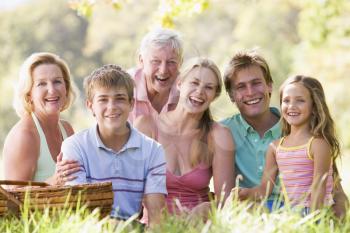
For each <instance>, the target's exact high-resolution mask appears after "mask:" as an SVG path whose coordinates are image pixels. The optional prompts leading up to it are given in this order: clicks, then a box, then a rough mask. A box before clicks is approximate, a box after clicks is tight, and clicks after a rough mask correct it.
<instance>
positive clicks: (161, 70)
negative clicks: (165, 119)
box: [129, 28, 183, 122]
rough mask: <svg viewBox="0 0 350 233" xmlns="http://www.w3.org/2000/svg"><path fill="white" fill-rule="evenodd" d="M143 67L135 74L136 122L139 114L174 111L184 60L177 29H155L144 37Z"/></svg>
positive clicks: (142, 47)
mask: <svg viewBox="0 0 350 233" xmlns="http://www.w3.org/2000/svg"><path fill="white" fill-rule="evenodd" d="M139 50H140V53H139V64H140V68H139V69H137V70H136V71H134V72H130V73H132V76H133V78H134V81H135V93H134V99H135V103H134V109H133V111H132V112H131V114H130V116H129V121H130V122H133V121H134V120H135V119H136V118H137V117H138V116H140V115H151V116H157V115H158V114H159V113H161V112H167V111H170V110H173V109H174V108H175V107H176V104H177V102H178V99H179V94H178V91H177V88H176V85H175V80H176V78H177V76H178V74H179V68H180V66H181V64H182V60H183V48H182V41H181V39H180V36H179V35H178V33H177V32H175V31H173V30H169V29H162V28H161V29H156V30H153V31H151V32H149V33H148V34H147V35H146V36H145V37H144V38H143V40H142V42H141V46H140V49H139Z"/></svg>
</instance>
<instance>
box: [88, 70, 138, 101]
mask: <svg viewBox="0 0 350 233" xmlns="http://www.w3.org/2000/svg"><path fill="white" fill-rule="evenodd" d="M98 87H103V88H120V87H124V88H125V89H126V92H127V94H128V97H129V101H130V100H132V99H133V98H134V80H132V78H131V76H130V75H129V74H128V73H127V72H125V71H124V70H123V69H122V68H121V67H120V66H118V65H114V64H109V65H104V66H102V67H100V68H98V69H96V70H94V71H93V72H92V73H91V74H90V75H89V76H88V77H86V78H85V79H84V90H85V95H86V98H87V99H88V100H89V101H92V99H93V97H94V89H96V88H98Z"/></svg>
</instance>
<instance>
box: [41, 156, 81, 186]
mask: <svg viewBox="0 0 350 233" xmlns="http://www.w3.org/2000/svg"><path fill="white" fill-rule="evenodd" d="M62 156H63V154H62V152H61V153H60V154H59V155H58V156H57V162H56V170H55V174H54V175H53V176H52V177H51V178H50V179H49V181H48V182H49V183H50V184H52V185H64V184H65V182H67V181H71V180H74V179H75V178H77V177H76V176H74V173H76V172H77V171H79V170H80V169H81V168H80V164H79V163H78V162H77V161H76V160H62Z"/></svg>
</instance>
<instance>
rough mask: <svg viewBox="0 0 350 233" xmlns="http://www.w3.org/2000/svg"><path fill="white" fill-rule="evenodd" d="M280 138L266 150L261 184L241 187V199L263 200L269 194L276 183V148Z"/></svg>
mask: <svg viewBox="0 0 350 233" xmlns="http://www.w3.org/2000/svg"><path fill="white" fill-rule="evenodd" d="M278 141H279V140H277V141H275V142H272V143H271V144H270V145H269V148H268V150H267V152H266V162H265V168H264V173H263V176H262V178H261V184H260V185H259V186H256V187H254V188H247V189H241V190H240V191H239V199H241V200H245V199H257V200H261V199H263V198H265V197H267V196H269V195H270V194H271V192H272V189H273V187H274V185H275V179H276V176H277V172H278V167H277V162H276V156H275V153H276V148H277V143H278Z"/></svg>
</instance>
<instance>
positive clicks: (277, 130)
mask: <svg viewBox="0 0 350 233" xmlns="http://www.w3.org/2000/svg"><path fill="white" fill-rule="evenodd" d="M270 111H271V112H272V113H273V114H274V115H276V116H277V117H280V116H281V114H280V112H279V110H278V109H277V108H275V107H270ZM239 120H240V122H241V124H242V128H243V129H244V133H245V136H247V135H248V134H249V133H251V132H256V131H255V129H254V128H253V127H252V126H251V125H249V124H248V122H247V121H246V120H245V119H244V118H243V117H242V114H239ZM266 134H271V135H272V136H273V138H278V137H280V136H281V125H280V121H278V122H277V123H276V124H275V125H274V126H272V127H271V128H270V129H269V130H267V131H266V132H265V135H266Z"/></svg>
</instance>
